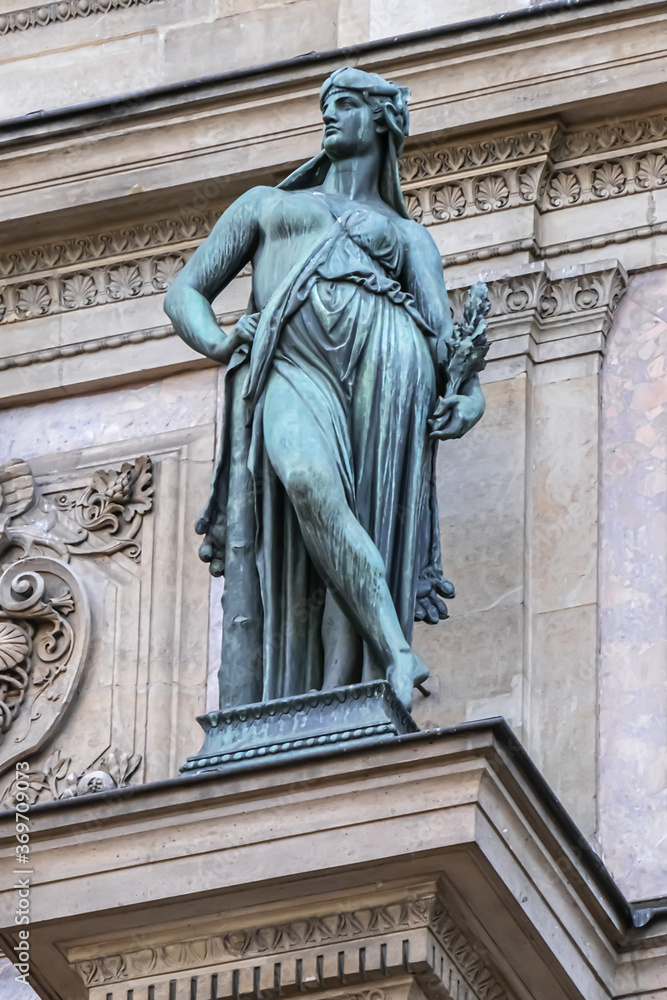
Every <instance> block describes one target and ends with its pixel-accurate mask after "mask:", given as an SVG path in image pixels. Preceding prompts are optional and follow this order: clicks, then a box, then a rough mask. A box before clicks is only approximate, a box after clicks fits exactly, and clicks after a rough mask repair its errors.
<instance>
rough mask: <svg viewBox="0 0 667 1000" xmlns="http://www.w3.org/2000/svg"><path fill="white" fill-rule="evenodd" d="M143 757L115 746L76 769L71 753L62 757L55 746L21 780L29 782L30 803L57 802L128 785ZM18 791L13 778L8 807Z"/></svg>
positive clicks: (7, 794) (4, 804)
mask: <svg viewBox="0 0 667 1000" xmlns="http://www.w3.org/2000/svg"><path fill="white" fill-rule="evenodd" d="M141 761H142V757H141V754H134V756H132V757H130V756H128V754H126V753H123V752H122V751H120V750H112V751H111V752H109V753H107V754H105V755H104V756H103V757H101V758H99V759H98V760H96V761H93V762H92V763H91V764H90V765H88V767H85V768H83V769H78V770H76V769H73V768H72V758H71V757H63V756H62V755H61V752H60V751H59V750H54V752H53V753H52V754H51V755H50V757H49V758H48V759H47V760H46V762H45V763H44V764H42V765H41V766H40V767H35V768H32V769H31V770H29V771H27V772H26V773H25V774H24V775H23V777H22V779H21V780H22V781H24V782H27V783H28V786H29V788H28V792H27V795H28V799H29V801H30V804H31V805H34V803H35V802H56V801H58V800H60V799H72V798H78V797H79V796H81V795H92V794H94V793H95V792H109V791H113V789H114V788H125V787H126V786H127V785H129V783H130V779H131V778H132V775H133V774H135V772H136V771H137V769H138V767H139V765H140V764H141ZM16 791H17V789H16V781H14V782H12V784H11V785H10V786H9V788H8V789H7V791H6V793H5V795H4V797H3V801H2V804H3V806H4V807H5V808H11V807H12V806H13V805H14V804H15V793H16Z"/></svg>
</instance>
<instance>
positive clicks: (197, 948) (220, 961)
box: [68, 892, 508, 1000]
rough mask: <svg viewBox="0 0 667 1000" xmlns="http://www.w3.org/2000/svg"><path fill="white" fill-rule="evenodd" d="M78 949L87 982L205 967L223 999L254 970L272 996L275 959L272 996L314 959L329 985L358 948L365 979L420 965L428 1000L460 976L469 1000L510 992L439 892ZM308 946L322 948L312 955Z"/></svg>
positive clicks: (342, 978)
mask: <svg viewBox="0 0 667 1000" xmlns="http://www.w3.org/2000/svg"><path fill="white" fill-rule="evenodd" d="M167 933H168V931H167ZM170 938H171V935H170ZM341 947H342V948H343V949H344V950H343V951H341V950H340V949H341ZM81 950H83V949H80V948H75V949H72V950H70V952H69V953H68V959H69V961H70V962H71V964H72V967H73V968H74V969H75V970H76V972H77V973H78V975H79V976H80V978H81V979H82V980H83V982H84V984H85V985H86V987H88V988H89V989H94V988H95V987H102V986H103V987H105V988H106V987H107V986H112V985H114V984H121V983H124V982H128V981H130V980H131V981H132V984H133V985H135V983H136V981H137V980H141V984H142V987H143V986H145V984H146V983H147V982H148V981H149V980H150V979H153V978H157V977H162V976H164V975H169V976H170V977H174V979H175V981H176V983H177V984H179V979H180V978H181V977H182V980H183V982H184V985H186V986H189V984H190V976H191V973H192V971H194V970H197V972H198V973H199V974H200V975H201V972H202V971H203V970H206V978H207V979H208V977H209V976H215V984H216V991H215V995H216V996H217V997H219V998H220V1000H224V998H225V997H234V996H237V995H238V994H239V992H241V989H240V987H241V984H242V983H244V982H247V981H248V973H249V972H250V971H251V969H252V972H253V978H254V980H255V982H257V979H258V978H259V981H260V983H262V985H263V989H262V995H264V996H270V995H272V994H273V990H272V989H271V986H275V982H273V983H271V982H270V980H271V979H273V976H274V968H275V967H276V966H275V965H274V961H275V960H279V962H280V965H279V966H278V967H279V968H280V989H279V990H278V991H277V995H282V993H283V991H285V990H287V992H291V989H290V988H291V987H292V986H297V987H298V978H299V973H298V972H296V970H298V969H300V970H301V974H302V975H303V978H304V979H308V980H311V979H312V977H311V976H308V975H307V973H308V972H309V970H310V967H315V968H318V967H319V969H320V970H321V971H320V974H319V976H318V978H319V980H320V986H321V987H327V988H329V989H331V988H332V987H333V988H335V987H336V986H337V985H343V984H344V983H346V982H347V981H349V979H350V978H352V981H354V978H355V975H357V974H358V965H359V957H358V956H359V955H360V954H363V956H364V957H363V960H362V961H363V970H364V978H365V977H366V976H370V977H371V978H373V977H374V974H378V973H381V974H382V975H383V976H384V977H388V976H390V975H391V974H392V972H393V973H394V974H395V973H396V972H397V971H401V972H405V971H407V970H408V969H409V968H410V966H411V964H412V963H411V962H410V958H411V957H412V961H413V962H415V963H416V966H417V968H418V969H419V971H418V973H417V977H416V978H417V981H418V982H419V984H420V985H421V986H422V988H423V989H424V992H425V993H426V995H427V996H428V997H430V998H432V1000H437V998H438V997H440V996H442V995H443V994H442V989H443V987H445V986H447V985H448V984H451V983H452V981H454V982H456V981H458V982H459V984H460V987H463V988H464V989H465V990H466V995H468V996H471V997H474V998H475V1000H508V994H507V991H506V988H505V987H504V985H503V984H502V983H501V982H500V981H499V978H498V973H497V972H495V970H492V969H491V967H490V964H489V962H488V960H487V959H485V958H484V957H483V955H482V953H481V952H480V949H479V947H478V946H477V945H476V943H475V942H474V941H473V940H472V938H471V935H470V932H469V931H468V930H467V929H464V928H463V927H462V926H461V924H460V922H459V921H458V920H457V919H456V918H455V917H454V916H453V915H452V913H451V911H450V907H449V906H448V904H447V902H446V900H445V898H444V896H443V895H442V894H440V893H437V892H436V893H430V894H428V895H423V896H417V897H416V898H415V897H407V898H402V899H398V900H397V901H396V902H391V903H384V904H381V905H366V906H361V907H359V908H358V909H354V910H340V909H338V910H335V911H334V912H331V913H327V914H323V915H319V914H313V915H308V914H300V915H299V917H298V918H297V919H294V920H289V921H286V922H284V923H276V924H268V925H263V926H256V927H239V928H235V929H232V930H228V931H225V932H224V933H217V934H216V933H213V934H210V935H208V936H202V937H198V938H195V939H190V940H183V939H182V938H181V939H178V941H177V942H175V941H173V940H168V941H165V943H164V944H160V943H158V942H156V943H155V944H154V945H153V946H148V947H147V946H146V945H145V944H144V945H143V946H142V947H141V948H138V949H137V948H134V949H132V948H130V949H126V950H121V951H119V952H117V953H115V954H109V953H107V954H104V955H97V956H91V957H89V958H85V959H82V960H81V959H79V960H76V958H75V956H76V954H77V952H80V951H81ZM314 951H316V952H318V953H319V954H318V955H317V957H316V958H315V956H314V954H313V952H314ZM341 956H344V958H343V961H342V962H341ZM334 957H335V959H336V961H335V962H333V961H332V959H333V958H334ZM424 959H425V961H424ZM424 966H426V967H424ZM325 969H326V970H327V972H328V975H326V976H325V972H324V970H325ZM292 970H294V972H295V973H296V974H294V973H292ZM334 970H335V971H334ZM267 972H268V973H269V975H266V973H267ZM332 972H333V973H334V974H333V975H332V974H331V973H332ZM258 973H259V977H258V975H257V974H258ZM179 974H180V975H179ZM262 974H263V975H262ZM177 989H178V985H177ZM468 991H470V992H469V993H468ZM446 995H447V996H448V995H449V994H448V993H447V994H446Z"/></svg>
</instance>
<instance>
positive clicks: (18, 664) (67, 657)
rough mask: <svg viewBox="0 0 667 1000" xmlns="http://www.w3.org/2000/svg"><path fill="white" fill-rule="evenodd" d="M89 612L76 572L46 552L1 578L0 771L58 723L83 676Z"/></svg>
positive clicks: (38, 743) (9, 568) (35, 745)
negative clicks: (46, 554)
mask: <svg viewBox="0 0 667 1000" xmlns="http://www.w3.org/2000/svg"><path fill="white" fill-rule="evenodd" d="M89 631H90V610H89V607H88V599H87V597H86V594H85V591H84V590H83V588H82V586H81V585H80V583H79V581H78V579H77V578H76V576H75V575H74V573H73V572H72V570H71V569H70V568H69V567H68V566H67V565H65V563H63V562H61V561H60V560H57V559H51V558H46V557H43V556H37V557H30V558H27V559H22V560H21V561H20V562H17V563H11V564H10V565H9V566H7V567H6V569H5V570H4V572H3V573H2V575H1V576H0V772H3V771H5V770H7V768H9V767H10V766H11V765H12V764H13V763H14V762H15V761H17V760H24V759H26V758H27V757H28V756H30V755H31V754H33V753H35V752H36V751H37V750H38V749H39V748H40V747H41V746H43V745H44V743H46V741H47V740H48V739H49V738H50V736H51V735H52V733H53V731H54V729H55V727H56V726H58V725H60V724H61V722H62V720H63V717H64V715H65V713H66V711H67V708H68V706H69V705H70V703H71V701H72V699H73V697H74V694H75V692H76V690H77V687H78V685H79V682H80V680H81V677H82V671H83V665H84V660H85V656H86V652H87V649H88V641H89Z"/></svg>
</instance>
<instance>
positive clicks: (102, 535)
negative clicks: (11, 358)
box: [0, 456, 153, 801]
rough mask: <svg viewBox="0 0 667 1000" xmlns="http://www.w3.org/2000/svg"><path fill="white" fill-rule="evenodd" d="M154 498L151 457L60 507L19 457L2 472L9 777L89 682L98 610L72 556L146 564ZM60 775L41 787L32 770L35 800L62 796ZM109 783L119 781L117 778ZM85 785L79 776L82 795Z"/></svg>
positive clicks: (2, 736)
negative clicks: (145, 530)
mask: <svg viewBox="0 0 667 1000" xmlns="http://www.w3.org/2000/svg"><path fill="white" fill-rule="evenodd" d="M63 485H65V484H63ZM152 493H153V485H152V467H151V461H150V459H149V458H148V457H145V456H144V457H142V458H138V459H137V460H136V461H135V462H134V463H129V462H125V463H123V464H122V465H121V467H120V469H117V470H111V471H106V470H99V471H98V472H95V473H94V474H93V476H92V478H91V480H90V481H89V482H88V483H86V484H84V485H82V486H78V485H72V486H70V487H66V488H64V489H63V491H62V492H61V493H59V494H58V495H57V496H56V500H55V503H54V502H52V501H51V500H50V499H49V497H48V496H47V495H45V493H44V492H43V491H42V490H41V489H40V488H39V487H38V486H37V484H36V482H35V479H34V477H33V475H32V471H31V469H30V466H29V465H28V464H27V463H26V462H24V461H22V460H20V459H13V460H11V461H10V462H7V463H6V464H5V465H2V466H0V773H2V772H4V771H6V770H7V769H8V768H9V767H10V766H11V765H12V764H13V763H14V762H15V761H17V760H26V759H29V758H30V757H31V756H32V755H34V754H35V753H36V752H37V751H38V750H39V749H41V748H42V747H43V746H44V745H45V744H46V743H47V742H48V741H49V740H50V739H51V738H52V737H53V735H54V734H55V732H56V731H57V730H58V729H59V728H60V727H61V726H62V724H63V723H64V721H65V717H66V714H67V709H68V707H69V705H70V704H71V702H72V701H73V698H74V696H75V694H76V691H77V689H78V687H79V685H80V683H81V680H82V677H83V671H84V667H85V659H86V654H87V650H88V642H89V633H90V610H89V602H88V597H87V594H86V590H85V587H84V585H83V583H82V581H81V580H80V578H79V575H78V574H77V572H76V570H75V569H74V568H73V567H72V566H71V565H69V563H70V562H71V559H72V557H73V556H74V557H100V556H109V555H112V554H114V553H118V552H123V553H124V554H125V555H126V556H128V557H129V558H130V559H133V560H135V561H138V560H139V559H140V557H141V544H140V540H139V537H138V536H139V532H140V529H141V523H142V519H143V517H144V515H145V514H146V513H147V512H148V511H150V509H151V506H152ZM114 762H116V763H117V758H115V757H114V761H112V763H114ZM52 763H53V761H52ZM126 763H127V761H126V762H125V763H124V764H123V768H125V770H127V768H126V767H125V764H126ZM129 766H130V765H129V764H128V767H129ZM100 768H101V770H103V766H102V762H100ZM120 770H121V768H120V766H119V767H118V771H119V775H120ZM130 770H134V768H133V767H131V768H130ZM107 771H108V769H107ZM60 772H61V764H60V763H59V764H58V765H57V766H56V767H55V770H54V772H53V774H50V770H49V768H48V767H47V768H46V770H44V771H39V775H41V778H39V780H38V778H37V777H36V775H37V773H38V772H35V773H34V774H33V773H32V772H31V775H32V778H33V779H34V780H33V784H34V789H33V791H34V794H33V795H32V799H33V801H36V800H37V799H38V798H39V796H40V794H41V793H42V791H43V790H44V789H47V788H50V789H51V792H52V797H59V794H58V793H57V792H56V793H55V794H54V790H55V789H56V785H57V780H59V779H60V778H63V777H65V775H64V774H61V773H60ZM107 776H108V777H109V779H110V780H111V779H112V778H113V775H112V774H111V772H108V774H107ZM83 777H84V775H83V774H82V775H78V776H77V789H79V791H81V790H83V787H84V785H81V786H80V788H79V781H80V780H81V779H82V778H83ZM51 778H52V779H53V782H51V781H50V779H51ZM100 780H101V782H102V784H103V785H104V784H105V780H104V779H103V778H100ZM120 780H121V779H120V778H119V781H118V782H116V781H115V780H114V782H113V784H114V787H115V786H116V785H117V784H119V783H120ZM51 785H53V787H51ZM70 785H71V782H70ZM91 790H93V789H92V786H91ZM64 791H65V789H63V792H64ZM7 801H11V788H10V790H9V799H8V800H7Z"/></svg>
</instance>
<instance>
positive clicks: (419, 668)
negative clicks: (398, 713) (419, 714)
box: [387, 649, 430, 712]
mask: <svg viewBox="0 0 667 1000" xmlns="http://www.w3.org/2000/svg"><path fill="white" fill-rule="evenodd" d="M429 674H430V671H429V669H428V667H427V666H426V664H425V663H424V661H423V660H421V659H420V658H419V657H418V656H417V654H416V653H413V652H412V650H411V649H406V650H402V651H401V653H400V654H399V656H398V659H397V661H396V663H394V664H393V665H392V666H391V667H390V668H389V670H388V671H387V680H388V681H389V683H390V684H391V686H392V687H393V689H394V691H395V692H396V695H397V697H398V698H399V700H400V701H402V702H403V704H404V705H405V707H406V708H407V710H408V712H410V711H412V691H413V688H414V686H415V684H422V683H423V682H424V681H425V680H426V678H427V677H428V676H429Z"/></svg>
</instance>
